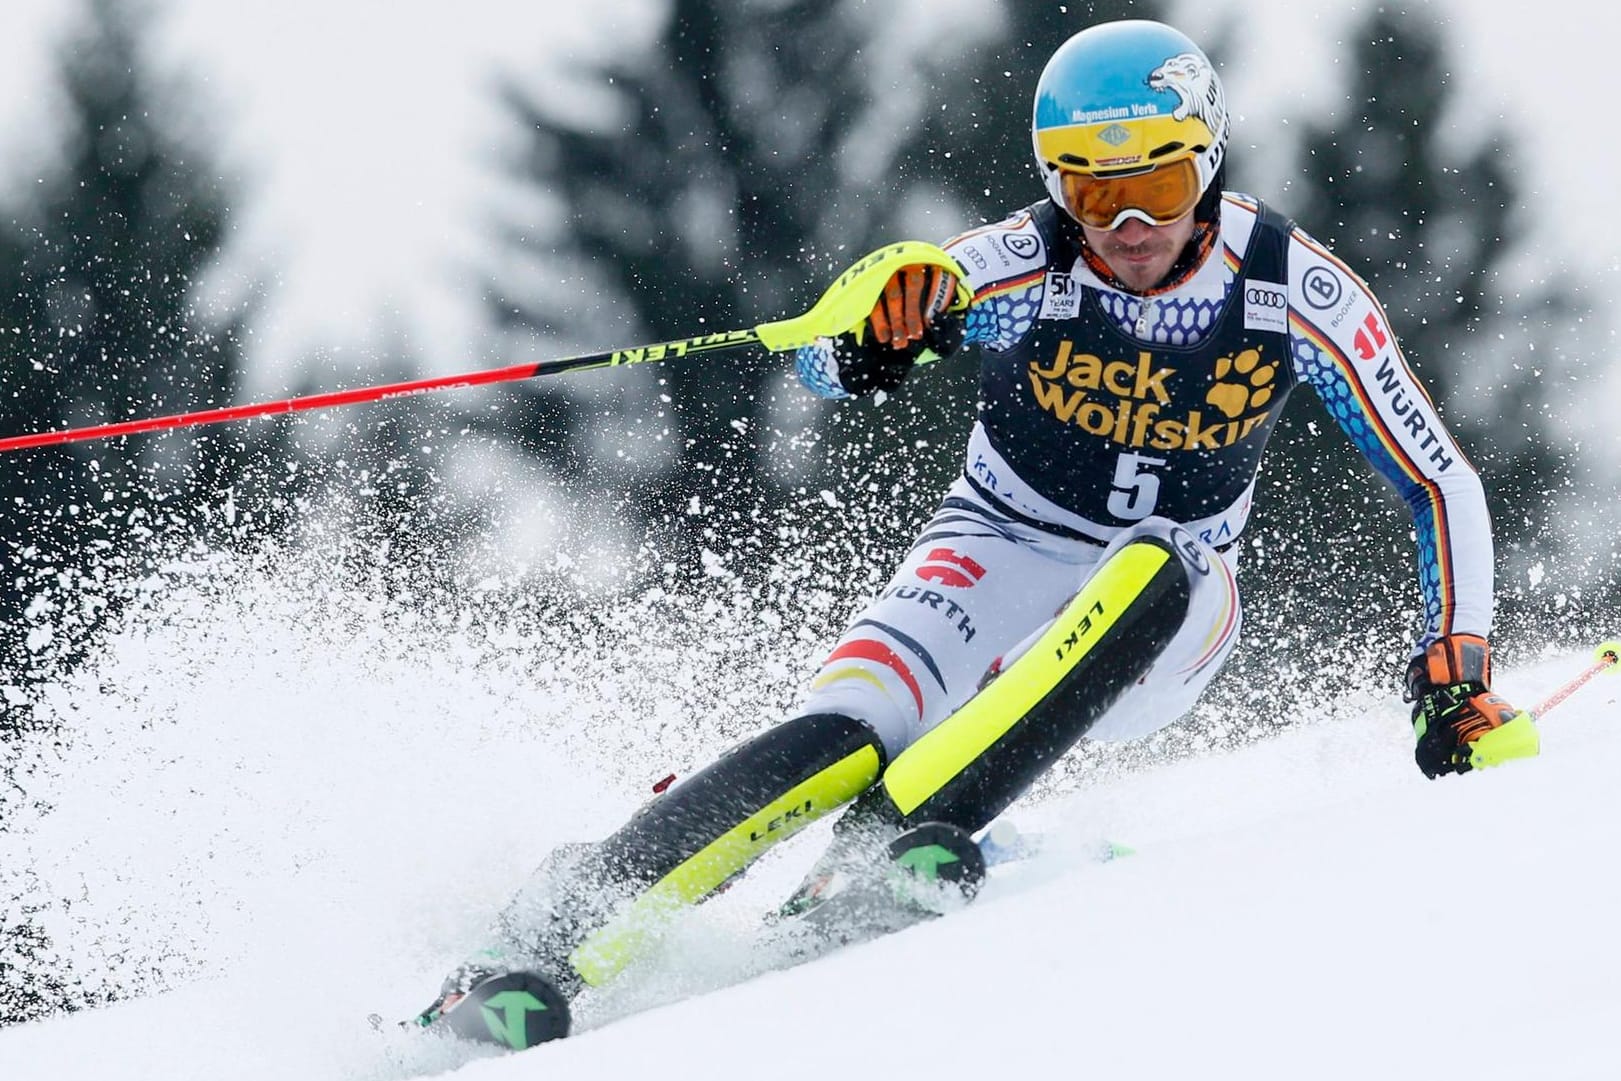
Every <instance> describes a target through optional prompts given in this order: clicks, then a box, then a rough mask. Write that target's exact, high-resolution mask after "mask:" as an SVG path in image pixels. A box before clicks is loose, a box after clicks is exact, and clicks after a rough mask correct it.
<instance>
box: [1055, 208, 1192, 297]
mask: <svg viewBox="0 0 1621 1081" xmlns="http://www.w3.org/2000/svg"><path fill="white" fill-rule="evenodd" d="M1193 227H1194V223H1193V212H1192V211H1191V210H1190V211H1188V212H1187V213H1186V214H1184V215H1182V216H1181V217H1180V218H1178V219H1176V220H1175V221H1173V222H1171V223H1170V224H1169V225H1149V224H1148V223H1147V222H1145V221H1142V220H1140V219H1137V218H1127V219H1126V220H1125V221H1123V222H1121V223H1120V227H1119V228H1118V229H1094V228H1092V227H1091V226H1090V225H1085V224H1083V225H1082V226H1081V229H1082V230H1083V231H1084V232H1085V233H1086V242H1087V243H1088V244H1089V245H1091V247H1092V250H1093V251H1095V252H1097V254H1098V256H1099V257H1100V258H1101V259H1102V260H1103V261H1104V262H1105V263H1107V264H1108V266H1109V269H1110V270H1112V271H1114V274H1115V277H1117V278H1119V279H1120V280H1121V281H1123V282H1125V283H1126V285H1127V287H1129V288H1131V289H1133V290H1135V291H1136V292H1139V293H1142V292H1146V291H1147V290H1149V289H1152V288H1153V287H1154V286H1156V285H1158V284H1159V283H1160V282H1161V281H1163V280H1164V279H1165V275H1167V274H1169V273H1170V272H1171V267H1172V266H1173V265H1174V264H1175V263H1176V257H1177V256H1178V255H1181V254H1182V249H1183V248H1185V247H1187V245H1188V241H1189V240H1190V239H1192V237H1193Z"/></svg>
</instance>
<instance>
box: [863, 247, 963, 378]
mask: <svg viewBox="0 0 1621 1081" xmlns="http://www.w3.org/2000/svg"><path fill="white" fill-rule="evenodd" d="M956 295H957V278H956V275H954V274H952V273H951V272H950V271H949V270H944V269H942V268H940V267H937V266H906V267H901V268H900V269H899V270H897V271H896V272H895V273H894V275H892V276H891V277H890V279H889V281H888V282H886V283H884V292H883V295H882V296H881V297H879V299H878V303H877V304H875V305H873V309H872V314H871V315H870V316H868V317H867V320H866V321H865V322H864V323H863V324H862V325H861V326H859V327H857V328H856V329H855V330H853V331H851V332H850V333H848V334H841V335H840V336H839V337H838V338H836V339H835V340H834V344H833V355H834V357H835V358H836V359H837V362H838V374H839V383H840V385H842V386H843V387H844V389H845V390H846V391H848V392H849V393H851V394H854V395H856V396H858V397H861V396H864V395H868V394H875V393H877V392H878V391H880V390H894V389H895V388H896V387H898V386H900V385H901V381H902V380H904V379H905V378H906V376H907V373H909V372H910V371H911V370H912V365H914V364H916V363H917V361H918V358H919V357H921V356H922V355H923V353H924V351H925V350H927V351H929V352H932V353H933V354H934V355H935V356H937V357H941V358H944V357H949V356H950V355H951V354H953V353H955V352H956V351H957V350H958V348H959V347H961V345H962V335H963V327H962V317H961V316H960V315H959V314H958V313H956V312H952V311H949V310H948V309H949V308H950V306H951V302H952V299H953V298H954V297H956Z"/></svg>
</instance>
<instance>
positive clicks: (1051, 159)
mask: <svg viewBox="0 0 1621 1081" xmlns="http://www.w3.org/2000/svg"><path fill="white" fill-rule="evenodd" d="M1228 131H1229V124H1228V119H1227V98H1226V94H1225V93H1224V92H1223V91H1222V87H1221V80H1220V79H1219V78H1217V76H1216V69H1215V68H1214V67H1212V66H1211V63H1210V60H1209V58H1208V57H1206V56H1205V54H1204V52H1203V50H1201V49H1200V48H1199V47H1198V46H1197V45H1195V44H1194V43H1193V42H1192V41H1191V40H1190V39H1189V38H1188V37H1187V36H1186V35H1185V34H1183V33H1181V32H1180V31H1178V30H1174V29H1172V28H1171V27H1169V26H1166V25H1165V24H1164V23H1158V22H1152V21H1150V20H1146V19H1127V20H1122V21H1120V22H1109V23H1100V24H1098V25H1097V26H1091V27H1088V28H1087V29H1085V30H1082V31H1081V32H1080V33H1078V34H1076V35H1075V36H1073V37H1071V38H1070V39H1069V40H1068V41H1066V42H1064V44H1063V45H1061V46H1059V48H1058V51H1057V52H1055V53H1054V54H1053V56H1052V59H1051V60H1049V61H1047V66H1046V68H1045V69H1043V70H1042V73H1041V79H1040V80H1039V81H1038V82H1037V83H1036V102H1035V115H1034V118H1033V120H1032V123H1031V140H1032V143H1033V144H1034V147H1035V152H1036V167H1037V168H1038V169H1039V170H1040V171H1041V175H1042V178H1043V179H1044V180H1045V181H1046V183H1047V190H1048V191H1049V192H1051V193H1052V197H1053V201H1054V202H1056V203H1057V204H1058V205H1059V206H1061V207H1064V208H1065V209H1066V210H1067V211H1068V212H1069V213H1070V215H1071V216H1072V217H1078V216H1079V215H1078V213H1077V210H1076V208H1075V207H1074V206H1072V205H1071V203H1072V201H1073V200H1072V199H1071V198H1068V197H1066V194H1065V187H1066V185H1065V181H1064V174H1066V173H1068V174H1071V178H1072V180H1073V179H1078V177H1076V176H1075V174H1079V175H1080V176H1085V177H1103V178H1113V177H1117V176H1133V175H1139V174H1144V173H1147V172H1148V171H1149V170H1151V169H1156V168H1158V167H1159V166H1163V165H1172V164H1173V163H1181V162H1186V163H1188V164H1187V165H1180V166H1179V169H1178V171H1182V170H1185V171H1187V172H1188V175H1189V176H1191V177H1193V178H1195V179H1193V180H1192V181H1190V183H1196V184H1197V187H1198V195H1199V197H1201V200H1200V205H1201V207H1204V206H1213V202H1214V198H1219V197H1220V191H1219V187H1218V189H1217V190H1215V191H1212V184H1213V183H1214V182H1215V181H1216V178H1217V175H1218V173H1219V172H1220V171H1221V166H1222V161H1223V159H1224V156H1225V154H1226V150H1227V135H1228ZM1189 166H1191V169H1190V168H1189ZM1070 187H1071V189H1072V192H1073V189H1074V185H1073V184H1072V185H1070ZM1207 193H1209V194H1210V195H1211V196H1212V197H1213V198H1211V199H1204V198H1203V197H1204V196H1205V195H1206V194H1207ZM1134 216H1140V217H1144V218H1145V220H1148V215H1134ZM1210 216H1211V215H1209V214H1202V215H1201V217H1210ZM1118 223H1119V219H1118V218H1117V219H1115V224H1118Z"/></svg>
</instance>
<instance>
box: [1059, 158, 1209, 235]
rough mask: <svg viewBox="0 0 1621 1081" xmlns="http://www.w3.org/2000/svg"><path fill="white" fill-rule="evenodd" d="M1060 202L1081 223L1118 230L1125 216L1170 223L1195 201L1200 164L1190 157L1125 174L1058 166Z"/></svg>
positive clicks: (1163, 223) (1096, 227) (1195, 202)
mask: <svg viewBox="0 0 1621 1081" xmlns="http://www.w3.org/2000/svg"><path fill="white" fill-rule="evenodd" d="M1058 178H1059V183H1060V186H1061V188H1062V190H1063V193H1064V204H1065V205H1066V206H1068V207H1069V212H1070V213H1071V214H1073V215H1075V217H1076V219H1077V220H1078V221H1080V223H1081V224H1082V225H1087V226H1090V227H1091V228H1093V229H1103V230H1109V229H1118V228H1119V227H1120V226H1121V225H1122V224H1123V223H1124V222H1125V220H1126V219H1127V218H1137V219H1139V220H1142V221H1147V222H1149V223H1150V224H1152V225H1169V224H1171V223H1172V222H1173V221H1176V220H1177V219H1178V218H1180V217H1182V216H1183V215H1184V214H1186V213H1187V212H1188V211H1190V210H1192V209H1193V208H1194V207H1195V206H1197V205H1198V204H1199V196H1201V195H1203V194H1204V192H1203V191H1202V190H1201V189H1200V187H1199V169H1198V166H1196V165H1195V164H1194V163H1193V159H1192V158H1181V159H1179V160H1177V161H1171V162H1166V163H1165V164H1164V165H1156V166H1155V167H1154V168H1152V169H1147V170H1144V171H1142V172H1137V173H1128V174H1126V175H1124V176H1093V175H1091V174H1090V173H1077V172H1071V171H1070V170H1068V169H1060V170H1059V173H1058Z"/></svg>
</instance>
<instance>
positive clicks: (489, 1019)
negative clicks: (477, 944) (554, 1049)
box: [407, 964, 569, 1051]
mask: <svg viewBox="0 0 1621 1081" xmlns="http://www.w3.org/2000/svg"><path fill="white" fill-rule="evenodd" d="M407 1023H408V1024H414V1025H417V1026H419V1027H421V1028H434V1027H443V1028H444V1029H446V1030H448V1031H449V1032H451V1033H453V1034H454V1035H456V1036H459V1037H461V1038H462V1039H464V1040H472V1041H474V1042H475V1043H486V1044H494V1045H496V1046H497V1047H504V1048H507V1049H509V1050H513V1051H523V1050H527V1049H528V1048H531V1047H534V1046H536V1045H537V1044H542V1043H545V1042H547V1041H548V1040H557V1039H561V1038H562V1037H564V1036H567V1035H568V1031H569V1008H568V999H567V998H566V997H565V996H564V995H563V993H562V992H561V991H560V990H558V988H557V986H556V985H555V984H554V983H553V982H552V981H551V980H549V979H547V978H546V977H544V976H542V975H540V974H539V973H535V972H498V971H494V970H492V969H488V968H483V967H480V966H478V965H475V964H466V965H462V966H461V967H460V968H458V969H457V970H456V971H455V972H452V973H451V974H450V975H449V976H448V977H447V978H446V979H445V982H444V985H443V986H442V987H440V989H439V998H438V999H437V1000H436V1001H435V1002H434V1003H433V1005H431V1006H429V1007H428V1008H427V1009H425V1010H423V1011H422V1012H421V1013H419V1014H418V1015H417V1016H416V1018H415V1019H414V1020H413V1021H411V1022H407Z"/></svg>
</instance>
